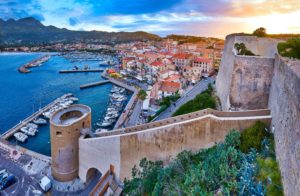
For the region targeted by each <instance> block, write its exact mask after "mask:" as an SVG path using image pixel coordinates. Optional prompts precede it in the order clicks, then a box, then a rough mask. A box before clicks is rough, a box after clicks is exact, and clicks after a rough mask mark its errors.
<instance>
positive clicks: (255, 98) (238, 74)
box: [216, 35, 280, 110]
mask: <svg viewBox="0 0 300 196" xmlns="http://www.w3.org/2000/svg"><path fill="white" fill-rule="evenodd" d="M278 42H280V41H278V40H275V39H270V38H257V37H255V36H236V35H228V36H227V37H226V44H225V48H224V53H223V57H222V61H221V66H220V71H219V74H218V78H217V81H216V89H217V93H218V96H219V98H220V101H221V103H222V109H223V110H239V109H242V110H245V109H262V108H267V106H268V100H269V92H270V87H271V80H272V74H273V68H274V57H275V54H276V53H277V44H278ZM235 43H244V44H245V45H246V47H247V49H249V50H251V51H252V52H253V53H254V54H256V55H258V56H240V55H237V52H236V50H235V49H234V44H235Z"/></svg>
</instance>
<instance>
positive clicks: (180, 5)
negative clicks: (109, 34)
mask: <svg viewBox="0 0 300 196" xmlns="http://www.w3.org/2000/svg"><path fill="white" fill-rule="evenodd" d="M299 1H300V0H213V1H212V0H210V1H209V0H164V1H163V0H60V1H55V2H54V1H53V0H5V1H3V0H2V1H1V0H0V18H3V19H8V18H15V19H18V18H22V17H28V16H32V17H34V18H36V19H39V20H41V21H43V24H45V25H54V26H57V27H60V28H69V29H72V30H82V29H85V30H102V31H139V30H143V31H149V32H152V33H158V34H160V35H165V34H168V33H181V34H193V35H202V34H203V35H208V34H209V32H210V33H211V34H212V35H223V36H224V35H225V34H227V33H232V32H240V31H246V32H251V31H253V28H256V27H258V26H257V25H261V26H265V27H268V29H269V28H270V29H271V32H277V31H279V30H281V29H280V27H281V26H284V27H285V28H283V29H284V30H286V31H289V32H295V31H297V30H298V29H299V28H298V27H299V26H300V25H299V24H298V23H297V21H296V20H295V19H296V18H299V17H298V16H300V14H294V15H291V13H296V12H298V11H300V3H299ZM274 14H275V15H276V19H277V20H279V21H280V23H278V24H275V26H276V29H275V28H274V25H273V23H270V22H269V21H270V18H272V16H273V15H274ZM277 15H278V16H277ZM281 16H282V17H281ZM283 16H284V17H283ZM281 18H284V20H281ZM271 21H272V19H271ZM277 27H278V28H277Z"/></svg>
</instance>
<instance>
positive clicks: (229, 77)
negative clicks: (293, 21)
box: [216, 35, 300, 196]
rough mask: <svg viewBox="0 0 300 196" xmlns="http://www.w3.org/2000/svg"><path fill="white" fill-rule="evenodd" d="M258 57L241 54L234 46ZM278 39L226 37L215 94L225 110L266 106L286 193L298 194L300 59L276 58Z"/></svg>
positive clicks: (299, 190)
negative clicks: (238, 45) (242, 44)
mask: <svg viewBox="0 0 300 196" xmlns="http://www.w3.org/2000/svg"><path fill="white" fill-rule="evenodd" d="M241 42H242V43H245V45H246V47H247V48H248V49H250V50H251V51H252V52H254V53H255V54H259V55H260V56H257V57H256V56H255V57H252V56H239V55H236V53H235V50H234V43H241ZM279 42H281V41H280V40H274V39H270V38H256V37H253V36H237V35H229V36H227V38H226V46H225V49H224V55H223V57H222V63H221V67H220V71H219V75H218V78H217V82H216V88H217V93H218V96H219V98H220V101H221V104H222V109H223V110H225V111H226V110H242V111H243V110H248V109H255V108H269V109H270V110H271V115H272V123H271V127H270V128H271V130H273V131H274V136H275V143H276V155H277V159H278V162H279V165H280V170H281V175H282V182H283V186H284V193H285V195H291V196H293V195H299V192H300V61H296V60H291V59H288V58H283V57H280V56H279V55H278V54H277V53H278V52H277V44H278V43H279Z"/></svg>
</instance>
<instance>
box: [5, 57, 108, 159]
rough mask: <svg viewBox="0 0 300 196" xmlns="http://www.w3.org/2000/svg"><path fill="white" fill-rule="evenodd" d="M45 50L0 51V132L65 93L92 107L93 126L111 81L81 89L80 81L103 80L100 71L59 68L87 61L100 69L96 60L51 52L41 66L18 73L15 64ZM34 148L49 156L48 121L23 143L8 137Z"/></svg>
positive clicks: (21, 62) (100, 111) (27, 60)
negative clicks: (61, 71)
mask: <svg viewBox="0 0 300 196" xmlns="http://www.w3.org/2000/svg"><path fill="white" fill-rule="evenodd" d="M42 55H45V53H0V134H2V133H4V132H5V131H6V130H8V129H9V128H11V127H13V126H14V125H16V124H17V123H18V122H20V121H21V120H23V119H25V118H26V117H28V116H30V115H31V114H32V113H33V112H34V111H37V110H39V109H40V108H41V107H43V106H45V105H47V104H49V103H50V102H52V101H53V100H55V99H56V98H58V97H60V96H62V95H63V94H66V93H72V94H74V96H75V97H78V98H79V102H78V103H79V104H85V105H88V106H90V107H91V109H92V124H93V128H94V129H95V128H96V126H95V124H96V122H98V121H99V120H100V119H101V118H102V117H103V115H104V114H105V111H106V106H107V104H108V103H109V93H110V90H111V88H112V86H113V85H112V84H110V83H108V84H105V85H102V86H97V87H93V88H88V89H83V90H81V89H80V88H79V86H80V85H82V84H87V83H91V82H96V81H101V80H103V79H102V78H101V76H100V74H101V73H99V72H97V73H68V74H59V70H65V69H72V68H73V66H74V65H76V66H79V67H83V66H84V65H89V66H90V67H91V69H92V68H98V69H99V62H98V61H80V62H79V61H77V62H72V61H70V60H69V59H65V58H64V57H63V56H57V55H56V56H52V57H51V58H50V59H49V60H48V61H47V62H45V63H43V65H42V66H40V67H36V68H32V69H31V71H32V72H31V73H28V74H21V73H19V72H18V70H17V68H18V67H19V66H21V65H23V64H25V63H27V62H30V61H32V60H34V59H36V58H38V57H40V56H42ZM9 141H10V142H12V143H13V144H18V145H20V146H23V147H25V148H27V149H30V150H33V151H35V152H38V153H41V154H44V155H47V156H51V146H50V131H49V124H47V125H44V126H40V127H39V132H38V134H37V135H36V136H33V137H31V136H29V138H28V140H27V141H26V142H25V143H21V142H18V141H16V140H15V139H14V138H10V139H9Z"/></svg>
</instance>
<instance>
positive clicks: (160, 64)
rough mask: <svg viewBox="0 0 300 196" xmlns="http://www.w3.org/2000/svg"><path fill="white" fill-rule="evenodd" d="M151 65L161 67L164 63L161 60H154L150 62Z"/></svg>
mask: <svg viewBox="0 0 300 196" xmlns="http://www.w3.org/2000/svg"><path fill="white" fill-rule="evenodd" d="M150 65H151V66H154V67H161V66H164V63H163V62H161V61H154V62H153V63H151V64H150Z"/></svg>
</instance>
